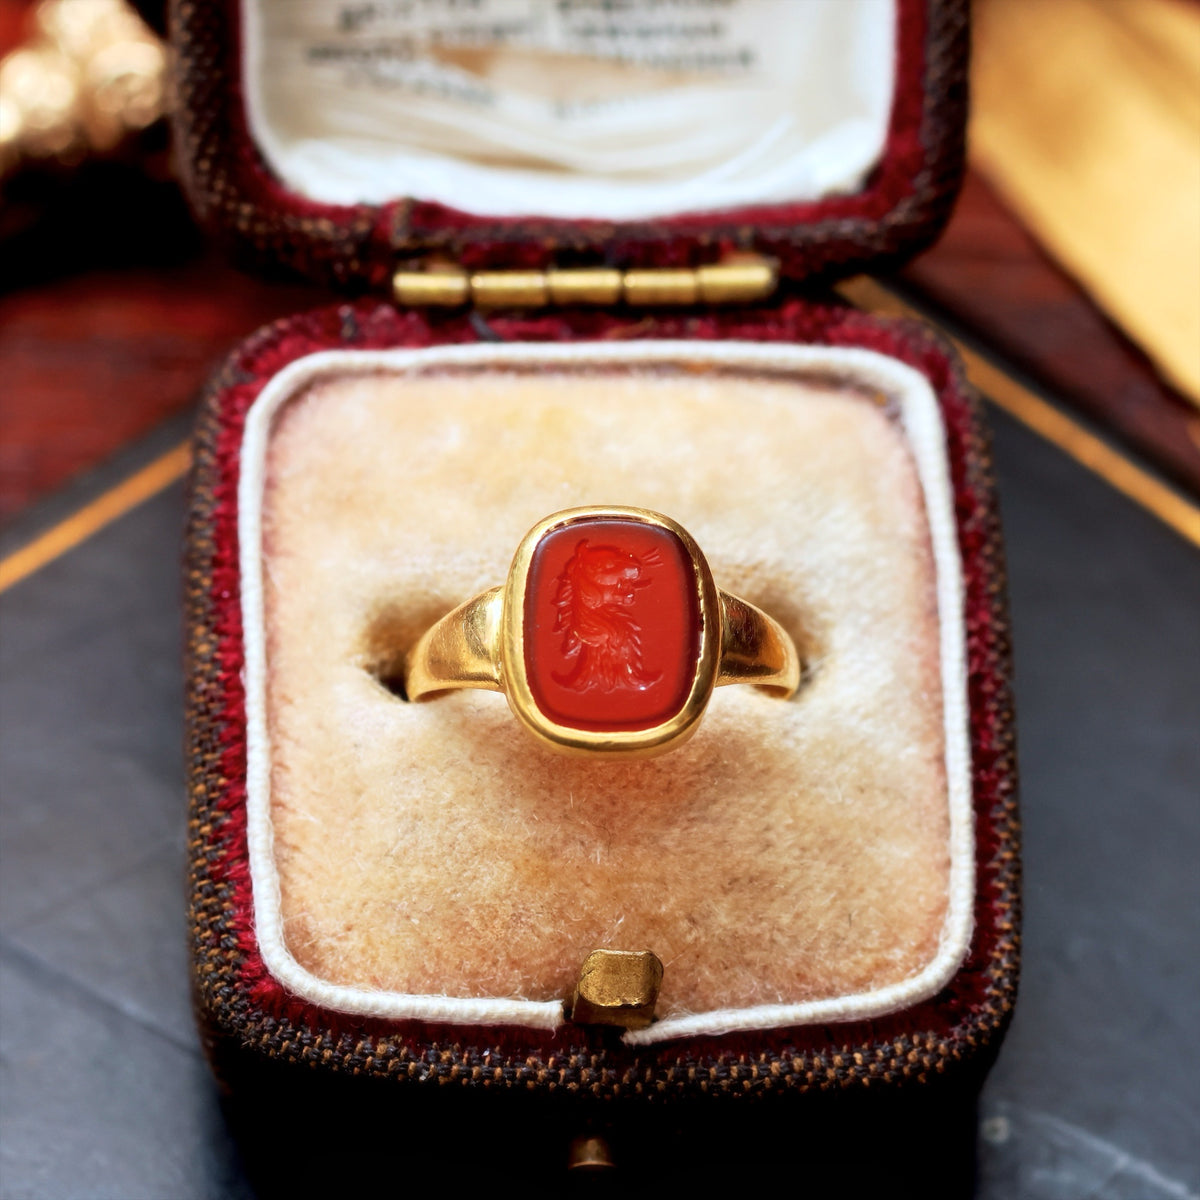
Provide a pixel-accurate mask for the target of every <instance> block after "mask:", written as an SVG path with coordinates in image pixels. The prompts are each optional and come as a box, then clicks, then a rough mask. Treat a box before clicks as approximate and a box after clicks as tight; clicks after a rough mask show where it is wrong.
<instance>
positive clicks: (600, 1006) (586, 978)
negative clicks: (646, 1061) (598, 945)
mask: <svg viewBox="0 0 1200 1200" xmlns="http://www.w3.org/2000/svg"><path fill="white" fill-rule="evenodd" d="M662 978H663V965H662V961H661V960H660V959H659V957H658V955H657V954H654V953H653V952H652V951H650V950H593V951H592V952H591V954H589V955H588V956H587V958H585V959H584V960H583V966H582V967H581V968H580V969H579V982H578V983H577V984H576V985H575V995H574V998H573V1000H572V1002H571V1020H572V1021H573V1022H574V1023H575V1024H576V1025H617V1026H620V1027H621V1028H622V1029H645V1028H646V1026H647V1025H649V1024H650V1023H651V1021H653V1020H654V1006H655V1005H656V1004H657V1003H658V993H659V989H660V988H661V987H662Z"/></svg>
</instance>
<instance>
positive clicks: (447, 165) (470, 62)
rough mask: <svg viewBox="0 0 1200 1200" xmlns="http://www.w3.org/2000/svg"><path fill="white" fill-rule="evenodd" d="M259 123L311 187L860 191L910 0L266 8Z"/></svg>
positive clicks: (474, 201)
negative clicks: (901, 10) (899, 20)
mask: <svg viewBox="0 0 1200 1200" xmlns="http://www.w3.org/2000/svg"><path fill="white" fill-rule="evenodd" d="M242 12H243V14H244V18H243V19H244V23H245V28H244V34H245V36H244V38H243V45H244V55H245V60H244V77H245V94H246V105H247V110H248V116H249V121H250V128H251V132H252V134H253V136H254V139H255V141H256V142H257V143H258V145H259V146H260V147H261V149H262V151H263V153H264V154H265V156H266V158H267V161H268V162H269V163H270V165H271V167H272V168H273V169H274V170H275V171H276V172H277V173H278V174H279V175H280V177H281V178H282V179H283V180H284V182H285V183H286V184H287V185H288V186H289V187H290V188H291V189H292V190H293V191H295V192H297V193H299V194H300V195H302V196H304V197H306V198H308V199H312V200H318V201H324V202H329V203H338V204H352V203H358V202H368V203H382V202H386V201H389V200H394V199H398V198H402V197H415V198H417V199H422V200H435V201H440V202H441V203H444V204H447V205H450V206H451V207H454V208H460V209H465V210H469V211H471V212H475V213H480V214H488V215H498V216H499V215H517V216H522V215H530V214H542V215H547V216H560V217H597V218H609V219H639V218H646V217H654V216H662V215H668V214H672V213H682V212H693V211H704V210H712V209H721V208H727V207H734V206H741V205H750V204H767V203H782V202H790V201H804V200H815V199H819V198H820V197H823V196H826V195H829V194H831V193H839V192H852V191H854V190H856V189H857V188H858V187H859V186H860V185H861V183H862V180H863V179H864V177H865V176H866V174H867V172H868V171H870V169H871V167H872V166H873V165H874V164H875V163H876V162H877V161H878V159H879V157H880V154H881V153H882V149H883V145H884V142H885V140H886V137H887V127H888V120H889V116H890V111H891V102H892V89H893V78H894V71H893V59H894V44H895V6H894V0H640V2H639V3H635V4H633V5H630V6H618V7H617V8H615V9H614V8H611V6H609V7H606V6H603V5H596V4H577V5H575V6H563V5H561V4H559V3H558V2H557V0H480V2H479V4H478V5H474V6H468V7H467V8H465V9H464V8H463V7H462V6H454V5H448V4H437V3H427V4H422V5H416V6H408V5H382V4H376V5H350V6H346V5H339V4H335V3H333V2H332V0H245V3H243V5H242Z"/></svg>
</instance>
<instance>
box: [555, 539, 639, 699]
mask: <svg viewBox="0 0 1200 1200" xmlns="http://www.w3.org/2000/svg"><path fill="white" fill-rule="evenodd" d="M661 565H662V559H661V558H660V557H659V556H658V552H657V551H655V550H651V551H649V552H648V553H646V554H643V555H641V556H638V555H634V554H630V553H628V552H627V551H624V550H619V549H617V547H615V546H593V545H592V544H591V543H590V542H589V541H588V539H587V538H584V539H583V540H582V541H581V542H580V543H579V544H578V545H577V546H576V547H575V552H574V553H573V554H572V555H571V557H570V559H569V560H568V561H567V565H566V566H565V567H564V568H563V571H562V574H561V575H559V577H558V588H557V590H556V591H555V593H554V608H555V612H556V614H557V615H556V617H555V622H554V630H555V632H561V633H562V634H563V643H562V650H563V655H564V656H565V657H566V658H569V659H573V660H574V665H573V666H572V668H571V670H570V671H568V672H567V673H566V674H564V675H559V674H555V675H554V680H555V681H556V682H557V683H559V684H560V685H561V686H562V687H566V688H570V689H571V690H572V691H576V692H586V691H589V690H590V689H592V688H599V689H600V690H601V691H604V692H612V691H616V690H617V689H618V688H621V689H632V690H635V691H644V690H645V689H646V688H648V687H650V686H651V685H652V684H654V683H657V682H658V680H659V679H660V678H661V675H654V674H651V673H650V672H649V671H647V670H646V666H645V662H644V659H643V655H642V629H641V626H640V625H639V624H638V623H637V622H636V621H635V620H634V619H633V615H632V614H631V613H630V612H628V611H627V610H628V609H629V607H630V606H631V605H632V604H633V602H634V599H635V598H636V595H637V592H638V591H639V590H640V589H641V588H644V587H648V586H649V585H650V583H651V582H652V581H651V580H650V579H648V578H646V572H647V570H648V569H649V568H650V567H657V566H661Z"/></svg>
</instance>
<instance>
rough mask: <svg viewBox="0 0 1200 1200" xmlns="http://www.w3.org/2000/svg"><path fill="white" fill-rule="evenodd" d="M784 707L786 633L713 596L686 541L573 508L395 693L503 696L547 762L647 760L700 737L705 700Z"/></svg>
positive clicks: (446, 632) (456, 615)
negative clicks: (547, 754) (550, 753)
mask: <svg viewBox="0 0 1200 1200" xmlns="http://www.w3.org/2000/svg"><path fill="white" fill-rule="evenodd" d="M730 683H747V684H754V685H756V686H757V687H760V688H763V689H765V690H767V691H769V692H770V693H772V694H774V695H778V696H781V697H784V698H786V697H789V696H791V695H792V694H793V693H794V692H795V691H796V688H797V687H798V686H799V683H800V660H799V656H798V655H797V653H796V647H795V644H794V643H793V641H792V639H791V638H790V637H789V636H788V634H787V632H786V631H785V630H784V629H783V628H782V627H781V626H780V625H779V624H778V622H776V621H775V620H773V619H772V618H771V617H769V616H767V615H766V613H764V612H762V611H761V610H759V609H757V608H755V607H754V605H753V604H749V603H747V602H746V601H745V600H741V599H739V598H738V597H737V596H733V595H730V594H729V593H728V592H725V591H722V590H720V589H719V588H718V587H717V586H716V584H714V582H713V578H712V572H711V571H710V570H709V566H708V563H707V561H706V560H705V558H704V555H703V554H702V553H701V552H700V548H699V547H698V546H697V545H696V543H695V541H694V540H693V539H692V537H691V535H690V534H688V532H687V531H686V530H685V529H684V528H683V527H682V526H681V525H679V524H677V523H676V522H675V521H672V520H671V519H670V518H669V517H664V516H662V515H661V514H660V513H655V512H651V511H650V510H648V509H644V508H625V507H603V508H601V507H589V508H571V509H566V510H565V511H563V512H558V513H554V514H553V515H552V516H549V517H546V518H545V520H543V521H539V522H538V523H537V524H536V525H535V526H534V527H533V528H532V529H531V530H530V531H529V532H528V533H527V534H526V535H525V537H524V538H523V539H522V541H521V544H520V546H519V547H518V548H517V552H516V554H515V555H514V557H513V561H512V566H511V567H510V568H509V572H508V579H507V581H506V582H505V584H504V585H503V586H502V587H495V588H491V589H489V590H488V591H486V592H481V593H480V594H479V595H478V596H476V597H475V598H474V599H473V600H468V601H467V602H466V603H465V604H462V605H460V606H459V607H458V608H456V609H454V611H453V612H450V613H447V614H446V616H444V617H442V619H441V620H440V621H438V622H437V623H436V624H435V625H433V626H432V628H430V629H429V630H427V631H426V632H425V633H424V634H423V635H422V637H421V638H420V639H419V640H418V641H417V643H416V645H415V646H413V648H412V649H411V650H410V651H409V652H408V654H407V655H406V656H405V660H404V677H403V684H404V692H405V695H406V696H407V697H408V699H409V700H420V699H424V698H425V697H428V696H432V695H435V694H437V693H439V692H444V691H448V690H450V689H454V688H483V689H486V690H489V691H498V692H503V693H504V694H505V696H506V697H507V699H508V703H509V706H510V707H511V708H512V710H513V712H514V713H515V714H516V716H517V718H518V719H519V720H520V721H521V723H522V724H523V725H524V726H525V727H526V728H527V729H528V730H529V731H530V732H531V733H533V734H534V735H535V736H536V737H537V738H539V739H540V740H541V741H543V742H544V743H546V744H548V745H549V746H551V747H552V748H554V749H556V750H561V751H565V752H568V753H578V752H583V753H588V754H593V755H595V754H599V755H606V756H617V755H619V756H622V757H627V756H649V755H652V754H660V753H662V752H663V751H666V750H669V749H673V748H674V747H676V746H679V745H681V744H682V743H683V742H684V741H685V740H686V739H687V738H688V737H689V736H690V735H691V734H692V733H694V732H695V729H696V726H697V723H698V722H699V720H700V718H701V716H703V714H704V709H705V707H706V706H707V704H708V700H709V697H710V696H711V695H712V690H713V688H714V687H716V686H719V685H722V684H730Z"/></svg>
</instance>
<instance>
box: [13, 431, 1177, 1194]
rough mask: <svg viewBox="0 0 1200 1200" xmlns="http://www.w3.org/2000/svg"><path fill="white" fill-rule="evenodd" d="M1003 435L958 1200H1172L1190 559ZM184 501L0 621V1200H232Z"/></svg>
mask: <svg viewBox="0 0 1200 1200" xmlns="http://www.w3.org/2000/svg"><path fill="white" fill-rule="evenodd" d="M996 424H997V426H998V428H997V451H998V461H999V470H1000V476H1001V483H1002V500H1003V505H1004V511H1005V518H1006V523H1007V530H1008V539H1009V554H1010V567H1011V576H1012V579H1011V585H1012V602H1013V615H1014V626H1015V640H1016V647H1017V670H1018V682H1017V693H1018V713H1019V726H1020V736H1021V746H1020V749H1021V767H1022V778H1023V804H1024V819H1025V830H1026V858H1025V862H1026V879H1027V891H1026V921H1025V970H1024V978H1023V985H1022V995H1021V999H1020V1003H1019V1004H1018V1008H1017V1016H1016V1019H1015V1021H1014V1024H1013V1027H1012V1030H1011V1032H1010V1034H1009V1037H1008V1040H1007V1042H1006V1043H1005V1046H1004V1048H1003V1050H1002V1051H1001V1054H1000V1058H999V1061H998V1063H997V1065H996V1067H995V1069H994V1071H993V1073H992V1075H991V1077H990V1079H989V1082H988V1084H987V1087H986V1089H985V1091H984V1094H983V1098H982V1102H981V1106H980V1107H981V1111H980V1124H979V1139H978V1150H979V1158H978V1176H979V1182H978V1188H977V1194H978V1195H979V1196H981V1197H985V1198H986V1200H1008V1198H1010V1197H1029V1198H1030V1200H1083V1198H1084V1197H1088V1198H1091V1200H1118V1198H1121V1200H1123V1198H1129V1200H1159V1198H1171V1200H1175V1198H1178V1197H1187V1196H1194V1195H1197V1194H1200V1165H1198V1160H1197V1151H1196V1131H1197V1130H1198V1129H1200V1084H1198V1083H1197V1075H1198V1071H1197V1067H1198V1065H1200V1045H1198V1040H1200V1039H1198V1035H1197V1022H1196V1021H1195V1014H1196V1001H1197V997H1200V970H1198V967H1197V963H1198V962H1200V955H1198V954H1197V947H1196V925H1195V922H1196V913H1197V911H1198V910H1200V871H1198V870H1197V869H1196V863H1197V860H1198V858H1200V553H1197V552H1196V550H1195V549H1194V548H1193V547H1190V546H1188V545H1186V544H1185V543H1183V542H1182V541H1181V540H1180V539H1178V538H1177V537H1176V536H1175V535H1174V534H1173V533H1171V532H1170V531H1169V530H1168V529H1166V528H1164V527H1162V526H1160V525H1158V524H1157V523H1156V522H1155V521H1154V520H1153V519H1152V518H1151V517H1149V516H1147V515H1146V514H1144V513H1143V512H1141V511H1140V510H1138V509H1137V508H1135V507H1134V506H1133V505H1131V504H1130V503H1129V502H1127V501H1126V500H1124V499H1123V498H1122V497H1120V496H1118V495H1116V494H1115V493H1113V492H1112V491H1110V490H1109V489H1108V488H1107V486H1106V485H1105V484H1103V483H1102V482H1100V481H1099V480H1097V479H1095V478H1093V477H1091V476H1089V475H1088V474H1087V473H1086V472H1084V471H1083V470H1082V469H1081V468H1079V467H1077V466H1076V465H1075V464H1073V463H1071V462H1070V461H1069V460H1067V459H1065V458H1064V457H1063V456H1061V455H1060V454H1059V453H1058V452H1057V451H1055V450H1054V449H1052V448H1050V447H1048V446H1046V445H1044V444H1042V443H1040V442H1039V441H1037V440H1036V439H1035V438H1034V437H1033V436H1032V435H1030V434H1029V433H1027V432H1026V431H1024V430H1023V429H1020V428H1018V427H1016V426H1014V425H1012V424H1011V423H1010V422H1008V421H1007V420H1006V419H1004V418H1001V417H997V418H996ZM182 504H183V499H182V489H181V488H178V487H176V488H172V489H171V490H170V491H169V492H166V493H164V494H162V495H161V496H159V497H157V498H155V499H154V500H152V501H150V502H149V503H147V504H146V505H144V506H143V507H141V508H140V509H138V510H136V511H135V512H133V513H131V514H130V515H128V516H126V517H125V518H124V519H122V520H121V521H119V522H118V523H116V524H115V525H113V526H111V527H109V528H108V529H106V530H104V531H102V532H101V533H100V534H99V535H97V536H96V537H94V538H93V539H92V540H91V541H89V542H87V543H86V544H84V545H83V546H81V547H79V548H78V549H76V550H75V551H73V552H72V553H70V554H69V555H68V556H66V557H65V558H63V559H61V560H59V561H57V562H55V563H52V564H51V565H49V566H48V567H46V568H45V569H44V570H42V571H41V572H40V573H39V574H37V575H36V576H34V577H32V578H30V579H28V580H26V581H24V582H23V583H21V584H19V585H17V586H16V587H15V588H13V589H12V590H11V591H10V592H8V593H7V594H6V595H4V596H3V597H2V598H0V621H2V626H0V763H2V771H3V778H2V787H3V797H4V802H3V807H2V809H0V834H2V839H3V841H2V853H3V860H2V862H3V870H2V872H0V969H2V995H0V1005H2V1007H0V1018H2V1020H0V1120H2V1125H0V1196H2V1197H3V1198H4V1200H26V1198H30V1200H56V1198H59V1197H63V1198H67V1197H70V1198H75V1197H95V1198H105V1200H109V1198H111V1200H140V1198H143V1197H144V1198H147V1200H193V1198H195V1200H200V1198H204V1200H241V1198H244V1197H250V1196H251V1195H252V1189H251V1187H250V1185H249V1184H248V1183H247V1181H246V1179H245V1176H244V1175H243V1173H242V1168H241V1165H240V1160H239V1156H238V1152H237V1149H236V1147H235V1146H234V1144H233V1142H232V1140H231V1138H230V1136H229V1134H228V1133H227V1132H226V1128H225V1125H224V1123H223V1121H222V1118H221V1115H220V1111H219V1108H218V1106H217V1100H216V1093H215V1088H214V1086H213V1084H212V1083H211V1081H210V1079H209V1076H208V1072H207V1069H206V1067H205V1065H204V1063H203V1060H202V1058H201V1056H200V1052H199V1048H198V1045H197V1041H196V1036H195V1033H194V1031H193V1029H192V1025H191V1018H190V1014H189V1009H188V994H187V977H186V961H185V951H184V929H183V886H182V878H183V821H184V818H183V764H182V758H181V751H180V728H181V688H182V683H181V677H180V670H179V666H178V662H179V644H180V617H179V611H180V597H179V580H178V567H177V561H178V543H179V532H180V528H181V523H182ZM34 519H35V521H36V520H39V519H40V520H43V521H44V519H45V514H44V513H43V514H42V516H41V518H38V517H37V516H36V514H35V518H34ZM931 1136H932V1137H933V1138H934V1140H935V1141H936V1136H937V1131H932V1134H931ZM511 1167H512V1168H513V1169H515V1168H516V1164H511ZM843 1194H846V1193H844V1192H843Z"/></svg>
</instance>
